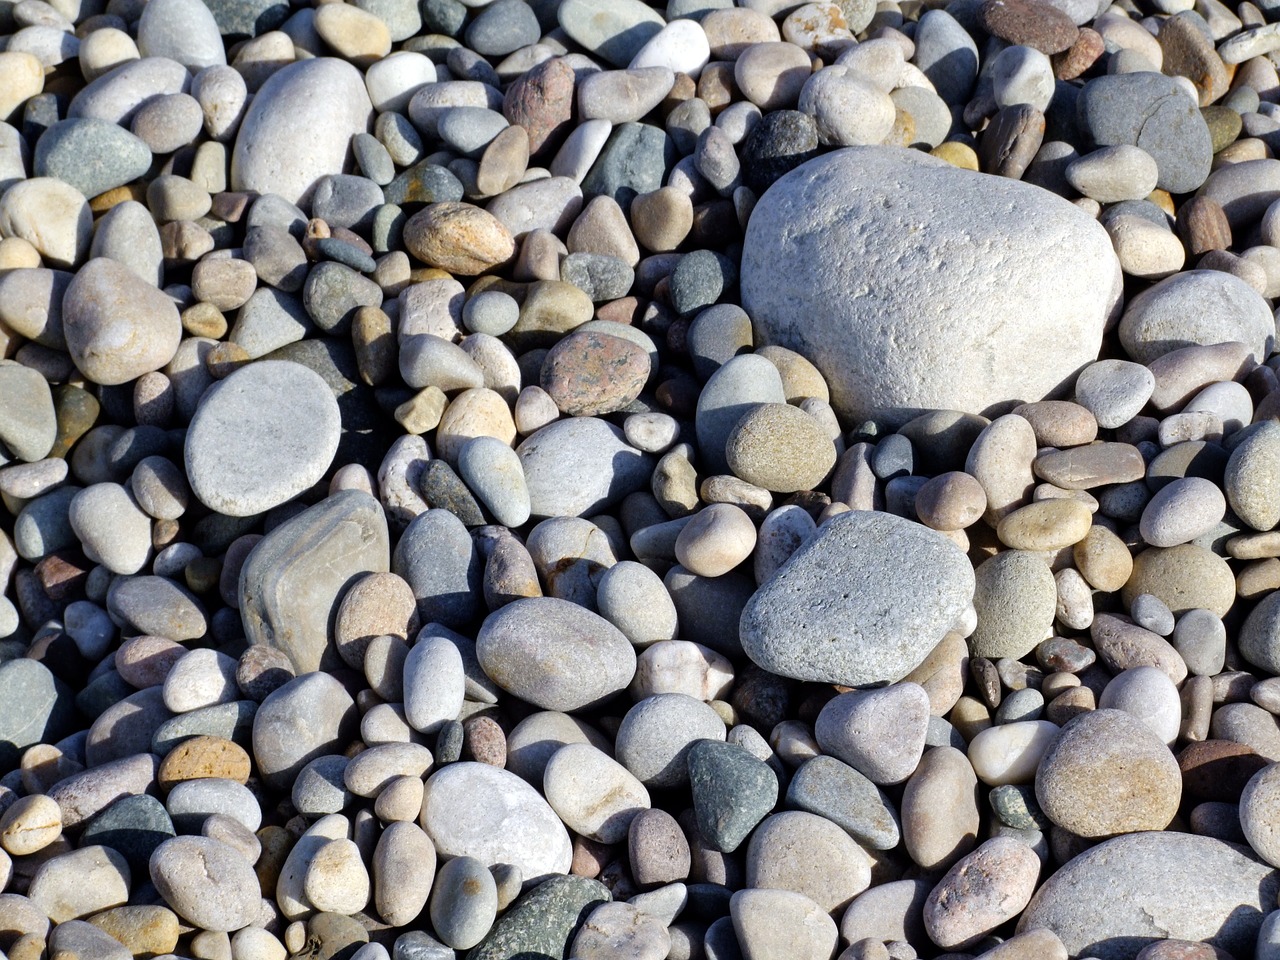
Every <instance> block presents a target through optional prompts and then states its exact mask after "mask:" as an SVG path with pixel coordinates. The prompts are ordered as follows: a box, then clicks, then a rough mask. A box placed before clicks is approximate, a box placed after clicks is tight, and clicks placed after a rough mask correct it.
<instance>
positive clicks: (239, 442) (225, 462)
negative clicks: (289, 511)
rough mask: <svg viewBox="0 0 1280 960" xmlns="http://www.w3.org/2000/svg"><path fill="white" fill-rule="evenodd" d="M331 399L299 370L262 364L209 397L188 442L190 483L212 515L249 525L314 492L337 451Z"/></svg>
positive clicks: (338, 424)
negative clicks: (308, 491) (259, 516)
mask: <svg viewBox="0 0 1280 960" xmlns="http://www.w3.org/2000/svg"><path fill="white" fill-rule="evenodd" d="M340 430H341V416H340V414H339V412H338V403H337V401H336V400H335V399H334V396H333V393H332V391H331V390H330V389H329V387H328V386H327V385H326V384H325V382H324V380H322V379H321V378H320V376H319V375H318V374H316V373H314V372H312V371H311V370H308V369H307V368H306V367H304V366H302V365H301V364H296V363H289V362H287V361H281V360H263V361H259V362H257V363H252V364H249V365H248V366H246V367H244V368H243V369H240V370H237V371H236V372H235V373H233V374H231V376H229V377H227V378H226V379H225V380H222V381H219V383H217V384H216V385H215V386H213V387H212V388H211V389H209V390H207V391H206V392H205V394H204V396H203V397H201V399H200V405H199V407H198V408H197V409H196V415H195V416H194V417H193V418H192V419H191V425H190V427H189V428H188V430H187V438H186V458H185V461H186V468H187V478H188V479H189V481H190V483H191V489H192V492H194V493H195V495H196V496H197V497H198V498H199V499H200V501H201V502H202V503H204V504H205V505H206V506H208V507H209V508H211V509H213V510H216V511H217V512H218V513H222V514H225V515H227V516H232V517H247V516H253V515H255V514H259V513H264V512H266V511H267V510H269V509H271V508H272V507H276V506H279V505H280V504H282V503H285V502H287V501H289V500H291V499H293V498H294V497H296V496H297V495H298V494H299V493H301V492H302V491H304V490H306V489H308V488H310V487H311V486H312V485H314V484H315V483H316V482H317V481H318V480H319V479H320V478H321V477H322V476H323V475H324V473H325V471H326V470H328V468H329V464H330V463H331V462H332V460H333V456H334V454H335V453H336V452H337V450H338V438H339V433H340Z"/></svg>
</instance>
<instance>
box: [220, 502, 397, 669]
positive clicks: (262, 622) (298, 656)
mask: <svg viewBox="0 0 1280 960" xmlns="http://www.w3.org/2000/svg"><path fill="white" fill-rule="evenodd" d="M390 564H391V545H390V537H389V534H388V532H387V520H386V516H385V514H383V512H382V507H381V505H379V503H378V501H377V500H375V499H373V497H371V496H369V495H368V494H367V493H364V492H362V491H359V490H343V491H341V492H339V493H337V494H335V495H334V496H332V497H329V498H327V499H325V500H323V501H321V502H320V503H318V504H316V505H315V506H314V507H311V508H309V509H307V510H305V511H303V512H302V513H301V514H299V515H298V516H296V517H294V518H293V519H291V520H289V521H287V522H286V523H283V524H281V525H280V526H278V527H276V528H275V529H274V530H272V531H271V532H270V533H268V534H267V535H266V537H264V538H263V539H262V541H261V542H260V543H259V544H258V545H257V546H256V547H254V549H253V552H252V553H251V554H249V559H248V560H247V561H245V565H244V567H243V568H242V569H241V571H240V616H241V619H242V621H243V623H244V631H245V636H246V637H247V638H248V640H249V642H250V643H265V644H268V645H270V646H274V647H277V648H278V649H280V650H283V651H284V652H285V653H286V654H288V655H289V659H290V660H292V661H293V665H294V667H295V668H296V669H297V671H298V673H299V674H303V673H309V672H311V671H314V670H320V669H322V668H324V667H325V666H326V665H330V664H332V665H334V666H336V665H337V664H338V662H339V660H338V655H337V651H336V650H335V649H334V647H333V644H332V643H331V642H330V639H329V638H330V637H331V636H332V635H333V624H334V620H335V618H336V617H337V613H338V604H339V602H340V601H341V599H342V594H343V593H344V591H345V590H346V587H347V585H348V584H349V583H350V582H351V579H352V578H353V577H356V576H358V575H359V574H362V573H385V572H387V571H388V570H389V569H390Z"/></svg>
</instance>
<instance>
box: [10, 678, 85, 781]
mask: <svg viewBox="0 0 1280 960" xmlns="http://www.w3.org/2000/svg"><path fill="white" fill-rule="evenodd" d="M75 723H76V708H75V694H74V693H73V692H72V690H71V688H69V687H68V686H67V685H66V684H65V683H63V682H62V681H61V680H59V679H58V678H57V677H55V676H54V675H53V674H52V673H50V672H49V668H48V667H46V666H45V665H44V664H43V663H39V662H37V661H35V660H28V659H26V658H23V659H20V660H8V661H6V662H4V663H0V762H3V764H4V765H5V769H13V768H14V767H16V766H17V763H18V759H19V758H20V757H21V755H22V752H23V751H24V750H25V749H26V748H27V747H30V746H32V745H33V744H37V743H56V742H57V741H58V740H61V739H62V738H63V737H65V736H66V735H67V734H69V733H71V732H72V730H73V729H74V726H75Z"/></svg>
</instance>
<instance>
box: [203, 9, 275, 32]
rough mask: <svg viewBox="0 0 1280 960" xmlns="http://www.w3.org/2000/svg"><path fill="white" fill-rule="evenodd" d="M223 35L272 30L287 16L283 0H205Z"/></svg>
mask: <svg viewBox="0 0 1280 960" xmlns="http://www.w3.org/2000/svg"><path fill="white" fill-rule="evenodd" d="M205 4H206V5H207V6H208V7H209V10H210V12H212V13H213V19H214V20H215V21H217V24H218V30H219V31H221V33H222V35H223V36H224V37H237V36H249V37H256V36H258V35H259V34H262V33H267V32H268V31H270V30H274V29H275V28H276V27H278V26H280V24H282V23H284V22H285V20H286V19H288V17H289V13H290V10H289V4H288V3H285V2H283V0H205Z"/></svg>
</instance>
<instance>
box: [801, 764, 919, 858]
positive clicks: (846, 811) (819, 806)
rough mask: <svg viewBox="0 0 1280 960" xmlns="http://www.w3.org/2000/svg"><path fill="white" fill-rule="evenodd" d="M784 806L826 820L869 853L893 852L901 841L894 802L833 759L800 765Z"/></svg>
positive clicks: (849, 768)
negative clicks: (865, 848)
mask: <svg viewBox="0 0 1280 960" xmlns="http://www.w3.org/2000/svg"><path fill="white" fill-rule="evenodd" d="M787 806H788V807H789V808H791V809H793V810H807V811H809V812H810V813H816V814H818V816H820V817H826V818H827V819H828V820H830V821H831V822H832V823H835V824H838V825H839V826H841V827H844V829H845V830H846V831H847V832H848V833H849V835H850V836H851V837H853V839H855V840H857V841H858V843H860V844H862V845H863V846H864V847H870V848H871V849H872V850H892V849H893V848H894V847H896V846H897V845H898V841H899V840H900V839H902V827H901V825H900V824H899V822H898V814H897V811H896V810H894V809H893V801H891V800H890V799H889V798H888V797H887V796H885V794H884V791H882V790H881V789H880V788H879V787H877V786H876V785H875V784H874V783H872V782H871V781H870V780H868V779H867V778H866V777H864V776H863V775H862V774H860V773H859V772H858V771H857V770H855V769H853V767H851V766H849V765H848V764H847V763H842V762H840V761H839V760H837V759H836V758H835V757H828V756H818V757H813V758H811V759H809V760H806V761H805V762H804V763H803V764H801V765H800V769H798V770H797V771H796V774H795V776H794V777H792V778H791V784H790V785H789V786H788V787H787Z"/></svg>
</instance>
